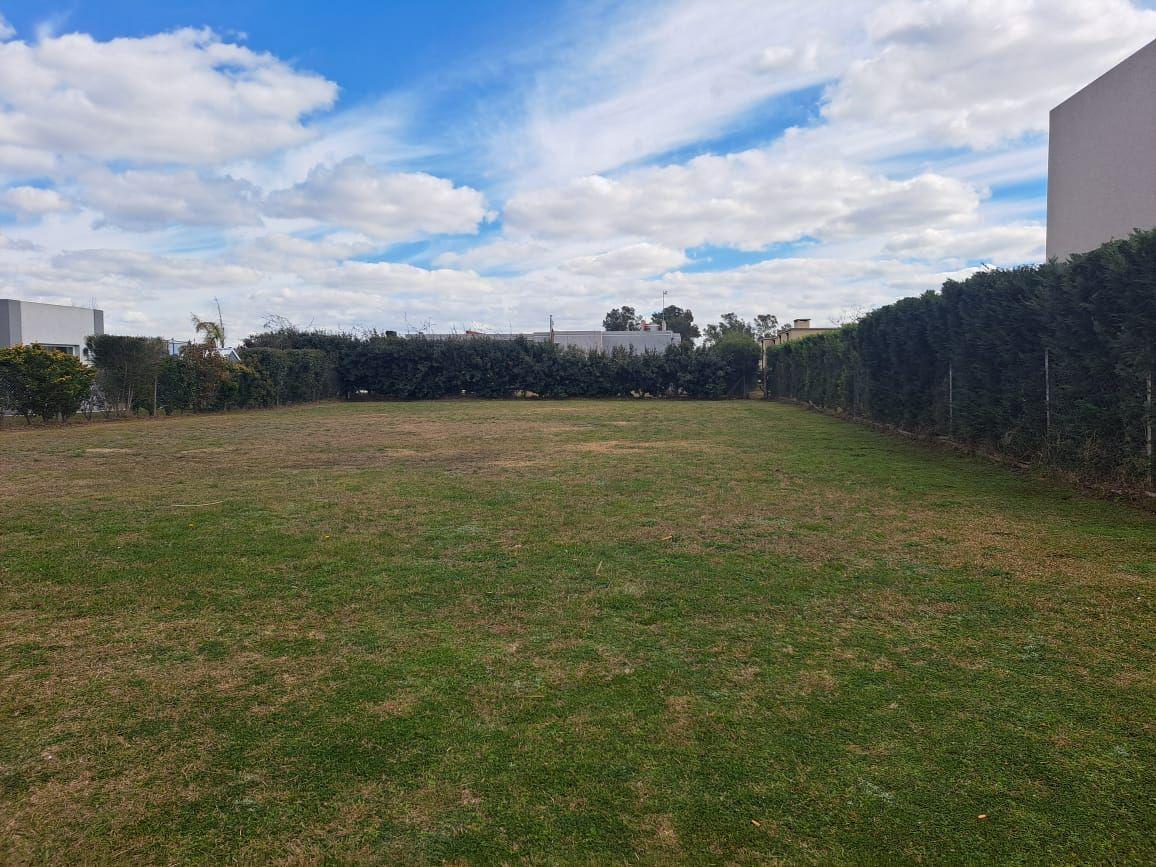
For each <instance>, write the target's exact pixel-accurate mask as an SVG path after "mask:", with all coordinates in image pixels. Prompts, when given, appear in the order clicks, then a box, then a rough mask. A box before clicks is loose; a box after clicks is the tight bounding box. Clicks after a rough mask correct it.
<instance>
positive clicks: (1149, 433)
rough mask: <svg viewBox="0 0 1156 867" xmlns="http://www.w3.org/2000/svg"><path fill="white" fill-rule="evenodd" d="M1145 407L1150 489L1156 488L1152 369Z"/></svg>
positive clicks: (1145, 444)
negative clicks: (1153, 446)
mask: <svg viewBox="0 0 1156 867" xmlns="http://www.w3.org/2000/svg"><path fill="white" fill-rule="evenodd" d="M1144 408H1145V409H1146V410H1147V412H1146V413H1145V416H1146V417H1145V419H1144V439H1145V443H1144V448H1145V451H1146V452H1147V454H1148V490H1150V491H1153V490H1156V481H1154V480H1153V478H1152V471H1153V466H1152V370H1151V368H1149V370H1148V394H1147V397H1146V399H1145V401H1144Z"/></svg>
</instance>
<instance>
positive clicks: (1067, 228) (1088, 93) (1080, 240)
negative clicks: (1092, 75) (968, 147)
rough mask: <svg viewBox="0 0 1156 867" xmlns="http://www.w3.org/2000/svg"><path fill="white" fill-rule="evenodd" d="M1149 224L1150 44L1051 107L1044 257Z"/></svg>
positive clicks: (1154, 128) (1155, 216) (1153, 67)
mask: <svg viewBox="0 0 1156 867" xmlns="http://www.w3.org/2000/svg"><path fill="white" fill-rule="evenodd" d="M1060 62H1062V58H1061V59H1060ZM1154 226H1156V42H1152V43H1150V44H1148V45H1147V46H1146V47H1144V48H1142V49H1140V50H1139V51H1138V52H1136V53H1135V54H1133V55H1132V56H1131V57H1129V58H1128V59H1127V60H1125V61H1124V62H1123V63H1121V64H1120V65H1119V66H1116V67H1115V68H1114V69H1112V70H1111V71H1109V72H1107V73H1105V74H1104V75H1102V76H1100V78H1097V79H1096V80H1095V81H1093V82H1092V83H1091V84H1089V85H1088V86H1087V87H1085V88H1084V89H1083V90H1081V91H1080V92H1079V93H1077V94H1076V95H1075V96H1073V97H1071V98H1070V99H1068V100H1066V101H1065V102H1063V103H1061V104H1060V105H1058V106H1057V107H1056V108H1054V109H1052V113H1051V138H1050V144H1049V147H1048V243H1047V254H1048V258H1049V259H1050V258H1053V257H1054V258H1058V259H1066V258H1068V257H1069V256H1071V255H1072V254H1073V253H1086V252H1087V251H1089V250H1092V249H1095V248H1096V247H1098V246H1100V245H1101V244H1103V243H1105V242H1107V241H1111V240H1114V239H1117V238H1125V237H1127V236H1128V235H1130V234H1131V233H1132V231H1133V230H1134V229H1150V228H1152V227H1154Z"/></svg>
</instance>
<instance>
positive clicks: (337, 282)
mask: <svg viewBox="0 0 1156 867" xmlns="http://www.w3.org/2000/svg"><path fill="white" fill-rule="evenodd" d="M1150 6H1151V4H1149V3H1138V2H1132V0H1046V2H1045V0H999V2H995V0H931V2H925V0H891V2H874V0H871V2H868V0H839V2H834V0H814V2H811V3H807V4H800V3H797V2H789V0H640V2H633V3H630V2H627V3H622V2H619V3H610V2H604V3H596V2H585V3H577V2H568V0H566V2H563V0H551V2H535V3H525V2H513V0H490V2H486V3H477V2H473V3H471V2H450V0H430V2H423V3H368V2H356V3H354V2H346V3H331V4H328V5H326V6H325V7H322V6H320V5H319V4H305V3H274V2H264V0H262V2H245V0H234V2H228V3H226V2H219V0H202V2H191V0H187V2H179V3H178V2H150V3H140V2H128V0H101V2H95V0H73V2H71V3H56V2H40V0H38V2H4V0H0V22H2V23H0V295H2V296H13V297H21V298H30V299H36V300H44V301H51V302H56V303H89V302H90V300H91V299H96V300H97V302H98V303H99V304H100V305H101V306H103V307H104V308H105V309H106V311H107V321H108V322H109V325H110V327H112V328H113V329H115V330H119V331H123V332H129V333H146V334H152V333H156V334H165V335H171V336H184V334H185V332H187V331H188V329H189V325H188V321H189V314H190V313H191V312H195V311H201V312H203V311H204V310H205V309H208V306H209V305H211V304H212V303H213V299H214V298H218V299H220V301H221V303H222V306H223V307H224V309H225V311H226V316H227V320H228V324H230V326H231V330H232V331H233V332H234V335H235V336H241V335H243V334H244V333H248V332H249V331H252V330H254V329H257V328H259V327H260V326H261V324H262V322H263V321H264V320H265V319H267V318H269V317H271V316H282V317H285V318H288V319H290V320H291V321H294V322H297V323H299V324H314V325H319V326H323V327H329V328H374V327H375V328H404V327H425V326H429V327H434V328H437V329H439V330H446V329H451V328H467V327H480V328H494V329H502V330H504V329H506V328H507V327H509V326H510V325H511V324H513V326H514V327H517V328H535V327H538V326H540V325H541V323H542V322H543V321H544V320H545V318H546V317H547V316H549V315H551V314H552V315H553V316H554V317H555V319H556V320H557V321H558V322H559V323H560V324H562V325H564V326H568V327H580V326H593V325H596V324H597V323H598V322H599V321H600V319H601V316H602V313H603V312H604V311H605V310H606V309H608V308H609V307H611V306H618V305H619V304H624V303H625V304H633V305H635V306H638V307H641V308H644V309H650V308H651V307H652V306H654V304H655V303H656V301H657V300H658V299H660V298H661V297H662V293H663V291H666V292H667V293H668V298H669V299H670V300H671V301H673V302H674V303H678V304H681V305H683V306H687V307H690V308H692V309H693V310H694V311H695V314H696V316H697V318H698V319H699V320H702V321H707V320H711V319H714V318H716V317H717V316H719V315H720V314H721V313H723V312H727V311H731V310H733V311H736V312H738V313H740V314H742V315H745V316H753V315H754V314H756V313H762V312H771V313H774V314H776V315H778V316H779V317H780V318H781V319H789V318H792V317H796V316H802V317H811V318H813V319H815V320H818V321H819V322H831V321H842V320H845V319H847V318H849V317H851V316H854V315H856V313H858V312H861V311H863V310H866V309H869V308H871V307H873V306H876V305H878V304H881V303H886V302H888V301H891V300H894V299H895V298H898V297H901V296H903V295H909V294H915V293H918V292H922V291H924V290H926V289H928V288H933V287H935V286H937V285H939V283H940V282H942V280H943V279H945V278H946V277H949V276H961V275H964V274H966V273H968V272H969V270H970V269H972V268H975V267H978V266H980V264H981V263H984V264H995V265H1015V264H1020V263H1024V262H1031V261H1038V260H1039V259H1040V258H1041V257H1042V254H1043V241H1044V220H1045V204H1046V154H1047V113H1048V110H1049V109H1050V108H1051V107H1052V106H1054V105H1055V104H1057V103H1058V102H1059V101H1061V100H1062V99H1064V98H1066V97H1067V96H1068V95H1070V94H1071V93H1072V92H1074V91H1075V90H1077V89H1078V88H1079V87H1081V86H1083V85H1084V84H1086V83H1087V82H1088V81H1090V80H1091V79H1092V78H1094V77H1096V76H1097V75H1099V74H1100V73H1102V72H1104V71H1106V70H1107V69H1108V68H1110V67H1111V66H1112V65H1114V64H1115V63H1117V62H1119V60H1121V59H1123V58H1124V57H1126V56H1127V55H1128V54H1130V53H1131V52H1133V51H1135V50H1136V49H1138V48H1139V47H1141V46H1142V45H1144V44H1146V43H1147V42H1148V41H1150V40H1151V39H1152V38H1153V37H1154V36H1156V13H1154V12H1152V11H1151V9H1150ZM310 7H311V8H310ZM1056 56H1063V57H1064V58H1065V62H1064V63H1063V64H1062V65H1057V64H1056V63H1055V62H1054V58H1055V57H1056Z"/></svg>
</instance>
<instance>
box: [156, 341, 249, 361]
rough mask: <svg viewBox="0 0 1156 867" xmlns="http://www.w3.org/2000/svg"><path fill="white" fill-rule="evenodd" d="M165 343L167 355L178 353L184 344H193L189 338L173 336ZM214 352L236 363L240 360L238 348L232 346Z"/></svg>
mask: <svg viewBox="0 0 1156 867" xmlns="http://www.w3.org/2000/svg"><path fill="white" fill-rule="evenodd" d="M165 343H166V344H167V346H168V351H169V355H173V356H176V355H180V354H181V352H182V351H183V350H184V348H185V347H186V346H193V345H195V344H194V343H193V341H191V340H176V339H173V338H169V339H168V340H166V341H165ZM216 353H217V355H219V356H221V358H223V359H225V361H230V362H233V363H237V362H239V361H240V360H241V353H240V350H239V349H238V348H237V347H234V346H225V347H222V348H220V349H217V350H216Z"/></svg>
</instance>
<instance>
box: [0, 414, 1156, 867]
mask: <svg viewBox="0 0 1156 867" xmlns="http://www.w3.org/2000/svg"><path fill="white" fill-rule="evenodd" d="M1154 561H1156V516H1153V515H1152V514H1149V513H1145V512H1142V511H1139V510H1135V509H1132V508H1130V507H1127V506H1123V505H1118V504H1113V503H1107V502H1099V501H1093V500H1088V499H1084V498H1081V497H1080V496H1079V495H1077V494H1074V493H1073V492H1071V491H1069V490H1066V489H1063V488H1058V487H1055V486H1052V485H1049V484H1047V483H1043V482H1039V481H1032V480H1030V479H1025V478H1023V477H1020V476H1017V475H1015V474H1013V473H1012V472H1010V471H1009V470H1007V469H1005V468H1002V467H998V466H994V465H991V464H988V463H985V462H983V461H981V460H978V459H972V458H967V457H963V456H958V455H954V454H948V453H944V452H940V451H936V450H932V449H929V448H925V447H922V446H919V445H917V444H912V443H909V442H906V441H902V440H898V439H893V438H889V437H886V436H884V435H881V434H878V433H875V432H873V431H870V430H866V429H863V428H860V427H857V426H854V425H851V424H846V423H843V422H839V421H836V420H833V419H830V418H826V417H823V416H819V415H815V414H811V413H807V412H805V411H803V410H800V409H797V408H795V407H791V406H786V405H780V404H768V403H760V402H756V401H750V402H727V403H679V402H657V401H654V402H586V401H581V402H578V401H575V402H559V403H547V402H541V403H538V402H445V403H419V404H356V405H351V404H345V405H339V404H327V405H318V406H309V407H302V408H295V409H288V410H282V411H270V412H259V413H248V414H233V415H217V416H205V417H192V418H183V419H169V420H165V421H160V422H132V423H123V424H122V423H110V424H96V425H91V426H84V425H79V424H77V425H73V426H71V427H69V428H65V429H50V430H29V431H23V430H20V429H19V426H17V427H15V428H14V429H12V430H8V431H5V432H2V433H0V861H4V862H13V861H15V862H27V861H33V862H41V861H51V862H69V863H77V862H93V861H96V862H107V861H136V862H139V861H153V862H174V861H201V862H206V863H220V862H222V861H244V862H257V861H267V860H275V861H282V862H293V863H303V862H304V863H309V862H316V861H321V860H329V861H342V862H348V861H388V862H415V861H433V860H451V861H465V862H493V861H499V860H527V861H531V862H555V861H583V862H606V861H625V860H642V861H647V862H654V863H657V862H669V861H677V860H687V861H699V862H701V861H732V862H765V861H769V860H775V859H782V860H786V861H792V862H794V861H807V862H831V861H858V862H862V861H880V860H910V861H917V860H924V861H933V862H960V861H977V860H984V861H1001V862H1004V861H1028V862H1056V861H1061V860H1068V861H1116V862H1118V861H1135V862H1149V863H1151V862H1152V861H1153V860H1154V859H1156V842H1154V839H1153V837H1154V834H1156V729H1154V726H1156V689H1154V686H1156V683H1154V674H1153V672H1154V670H1156V607H1154V604H1153V602H1154V600H1153V579H1154V578H1156V564H1154Z"/></svg>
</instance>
